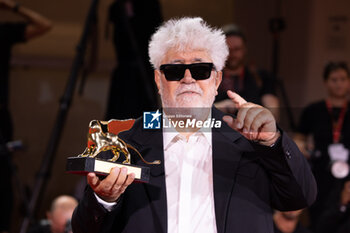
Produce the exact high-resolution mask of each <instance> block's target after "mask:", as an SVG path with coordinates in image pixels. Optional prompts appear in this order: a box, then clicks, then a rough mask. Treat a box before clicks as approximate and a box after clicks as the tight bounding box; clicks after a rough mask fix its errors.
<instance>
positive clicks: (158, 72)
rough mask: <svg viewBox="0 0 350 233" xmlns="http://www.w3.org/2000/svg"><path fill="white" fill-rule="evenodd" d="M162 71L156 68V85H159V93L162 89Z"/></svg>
mask: <svg viewBox="0 0 350 233" xmlns="http://www.w3.org/2000/svg"><path fill="white" fill-rule="evenodd" d="M161 75H162V74H161V73H160V71H159V70H154V81H155V82H156V85H157V88H158V93H159V90H160V82H161V81H160V79H161V78H162V77H161Z"/></svg>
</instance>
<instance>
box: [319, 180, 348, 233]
mask: <svg viewBox="0 0 350 233" xmlns="http://www.w3.org/2000/svg"><path fill="white" fill-rule="evenodd" d="M327 203H328V204H327V207H326V208H325V209H324V210H323V212H322V214H321V217H320V221H319V222H318V224H317V227H316V229H317V230H316V233H348V232H350V181H349V180H348V181H346V182H345V183H344V185H343V186H341V189H338V190H334V192H333V193H332V195H331V196H330V201H329V202H327Z"/></svg>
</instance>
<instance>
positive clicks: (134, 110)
mask: <svg viewBox="0 0 350 233" xmlns="http://www.w3.org/2000/svg"><path fill="white" fill-rule="evenodd" d="M109 20H110V22H112V24H113V44H114V48H115V54H116V57H117V66H116V68H115V69H114V71H113V73H112V77H111V84H110V89H109V97H108V103H107V112H106V117H105V118H106V119H107V120H109V119H127V118H137V117H140V116H141V115H142V113H143V112H144V111H150V110H153V109H155V108H157V106H158V101H157V91H156V87H155V85H154V83H153V69H152V66H151V64H150V62H149V57H148V41H149V40H150V37H151V35H152V34H153V33H154V32H155V30H156V28H157V27H158V26H159V25H160V24H161V23H162V21H163V17H162V13H161V6H160V3H159V1H158V0H147V1H145V0H116V1H114V2H113V4H112V5H111V6H110V9H109Z"/></svg>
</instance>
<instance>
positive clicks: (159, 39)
mask: <svg viewBox="0 0 350 233" xmlns="http://www.w3.org/2000/svg"><path fill="white" fill-rule="evenodd" d="M169 49H176V50H178V51H179V52H183V51H187V50H190V51H191V50H205V51H207V52H208V54H209V56H210V57H211V59H212V60H213V63H214V65H215V68H216V70H222V69H223V68H224V65H225V61H226V58H227V56H228V47H227V44H226V39H225V35H224V33H223V31H222V30H221V29H216V28H212V27H210V26H209V25H208V24H207V23H206V22H205V21H204V20H203V19H202V18H200V17H195V18H190V17H184V18H180V19H171V20H169V21H167V22H165V23H164V24H163V25H162V26H160V27H159V28H158V30H157V31H156V32H155V33H154V34H153V36H152V38H151V40H150V43H149V46H148V53H149V57H150V62H151V63H152V65H153V67H154V68H155V69H159V67H160V65H161V62H162V60H163V58H164V56H165V54H166V53H167V52H168V51H169Z"/></svg>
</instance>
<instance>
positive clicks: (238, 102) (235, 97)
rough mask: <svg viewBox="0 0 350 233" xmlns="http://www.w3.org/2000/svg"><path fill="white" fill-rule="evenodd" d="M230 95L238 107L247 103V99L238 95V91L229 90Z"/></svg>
mask: <svg viewBox="0 0 350 233" xmlns="http://www.w3.org/2000/svg"><path fill="white" fill-rule="evenodd" d="M227 95H228V97H230V99H231V100H232V101H233V103H234V104H235V105H236V106H237V108H240V107H241V106H242V105H243V104H245V103H247V101H246V100H245V99H243V98H242V97H241V96H240V95H238V94H237V93H236V92H233V91H230V90H228V91H227Z"/></svg>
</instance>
